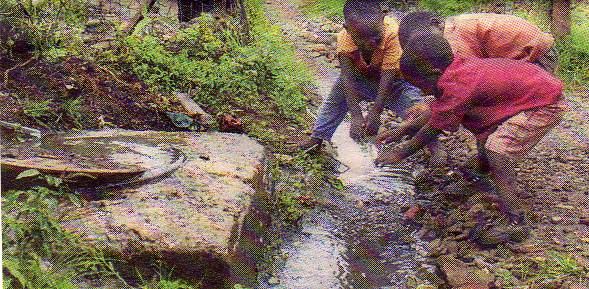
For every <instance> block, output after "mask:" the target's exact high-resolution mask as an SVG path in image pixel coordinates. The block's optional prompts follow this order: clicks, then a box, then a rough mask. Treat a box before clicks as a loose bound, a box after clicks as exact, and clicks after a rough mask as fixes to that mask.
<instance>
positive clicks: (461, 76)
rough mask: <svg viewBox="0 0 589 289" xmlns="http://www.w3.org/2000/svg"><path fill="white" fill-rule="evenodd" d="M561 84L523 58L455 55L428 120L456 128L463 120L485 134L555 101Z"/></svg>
mask: <svg viewBox="0 0 589 289" xmlns="http://www.w3.org/2000/svg"><path fill="white" fill-rule="evenodd" d="M563 87H564V86H563V83H562V81H560V80H559V79H558V78H556V77H555V76H553V75H552V74H550V73H548V72H546V71H545V70H543V69H542V68H540V67H539V66H537V65H535V64H531V63H528V62H525V61H523V60H511V59H503V58H487V59H479V58H460V57H457V58H456V59H455V60H454V62H453V63H452V64H450V66H448V68H447V69H446V71H444V74H443V75H442V76H441V77H440V79H439V80H438V89H439V90H440V93H441V95H440V96H437V97H436V100H435V101H434V102H433V103H432V104H431V110H432V115H431V118H430V119H429V125H430V126H432V127H433V128H436V129H440V130H445V131H456V130H458V127H459V126H460V125H461V124H462V125H464V127H465V128H466V129H468V130H470V131H471V132H473V133H474V134H475V135H476V136H477V139H479V140H481V139H484V138H486V137H488V136H489V135H490V134H491V133H493V131H494V130H495V128H496V127H497V126H498V125H499V124H500V123H502V122H503V121H505V120H506V119H508V118H510V117H512V116H514V115H516V114H518V113H520V112H522V111H524V110H529V109H533V108H538V107H541V106H546V105H549V104H553V103H556V102H557V101H558V100H559V99H560V98H561V96H562V90H563Z"/></svg>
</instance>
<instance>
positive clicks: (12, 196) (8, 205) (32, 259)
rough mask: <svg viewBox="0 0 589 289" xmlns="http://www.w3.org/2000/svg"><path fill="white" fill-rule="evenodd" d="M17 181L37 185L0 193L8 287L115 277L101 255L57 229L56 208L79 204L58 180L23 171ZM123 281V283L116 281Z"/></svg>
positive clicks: (69, 284)
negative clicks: (39, 183)
mask: <svg viewBox="0 0 589 289" xmlns="http://www.w3.org/2000/svg"><path fill="white" fill-rule="evenodd" d="M16 179H17V180H24V181H33V183H34V182H39V181H43V182H45V183H46V186H33V187H31V188H28V189H24V190H9V191H5V192H3V193H2V248H3V252H2V257H3V264H2V266H3V269H4V270H3V272H4V278H5V280H10V281H9V283H10V284H11V286H12V288H29V289H37V288H38V289H41V288H65V289H67V288H78V287H79V286H74V283H73V280H74V279H75V278H79V277H84V276H115V277H118V278H119V279H120V276H119V275H118V273H116V271H115V270H114V267H113V265H112V262H111V261H110V260H109V259H107V258H106V257H105V256H104V255H103V254H102V252H100V251H98V250H96V249H91V248H88V247H86V246H84V245H83V244H82V243H81V242H80V241H79V239H78V237H77V236H75V235H73V234H72V233H69V232H67V231H65V230H64V229H63V228H62V227H61V221H62V218H63V216H64V214H63V212H62V211H61V210H60V208H61V206H60V204H61V203H69V204H71V205H76V204H79V202H80V201H79V199H78V197H77V196H76V195H75V194H74V193H73V192H71V191H69V189H68V188H67V185H66V184H65V183H64V182H63V180H62V179H60V178H56V177H53V176H50V175H44V174H41V173H39V172H38V171H36V170H27V171H24V172H22V173H21V174H19V175H18V176H17V177H16ZM121 280H122V279H121Z"/></svg>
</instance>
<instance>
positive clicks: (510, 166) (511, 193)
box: [485, 151, 527, 221]
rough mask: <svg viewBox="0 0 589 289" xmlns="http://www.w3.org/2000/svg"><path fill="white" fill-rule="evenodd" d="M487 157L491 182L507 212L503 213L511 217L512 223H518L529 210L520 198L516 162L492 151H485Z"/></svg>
mask: <svg viewBox="0 0 589 289" xmlns="http://www.w3.org/2000/svg"><path fill="white" fill-rule="evenodd" d="M485 155H486V158H487V159H488V161H489V170H490V177H491V180H492V181H493V184H494V185H495V186H496V188H497V191H498V193H499V195H500V197H501V199H502V200H503V202H504V205H505V207H504V208H505V210H506V211H504V212H503V213H504V214H506V215H507V216H509V218H510V220H511V221H517V218H518V217H519V216H520V215H521V214H522V212H524V211H527V208H526V206H525V205H523V203H522V201H521V199H520V197H519V195H521V194H520V193H519V187H518V184H517V172H516V171H515V161H514V160H513V159H512V158H510V157H508V156H504V155H501V154H498V153H495V152H491V151H485Z"/></svg>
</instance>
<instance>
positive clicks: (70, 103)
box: [61, 97, 82, 128]
mask: <svg viewBox="0 0 589 289" xmlns="http://www.w3.org/2000/svg"><path fill="white" fill-rule="evenodd" d="M81 106H82V98H81V97H77V98H74V99H68V100H65V101H64V102H63V103H62V104H61V108H62V109H63V111H64V113H65V115H66V116H68V117H69V118H71V119H72V120H73V122H74V123H75V124H76V126H77V127H78V128H80V127H82V124H81V123H80V119H81V118H82V113H81V112H80V107H81Z"/></svg>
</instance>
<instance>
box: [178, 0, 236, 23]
mask: <svg viewBox="0 0 589 289" xmlns="http://www.w3.org/2000/svg"><path fill="white" fill-rule="evenodd" d="M236 3H237V0H178V20H179V21H180V22H188V21H190V20H192V19H194V18H196V17H198V16H199V15H200V13H202V12H230V13H231V12H234V8H235V7H236V6H237V5H236Z"/></svg>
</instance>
